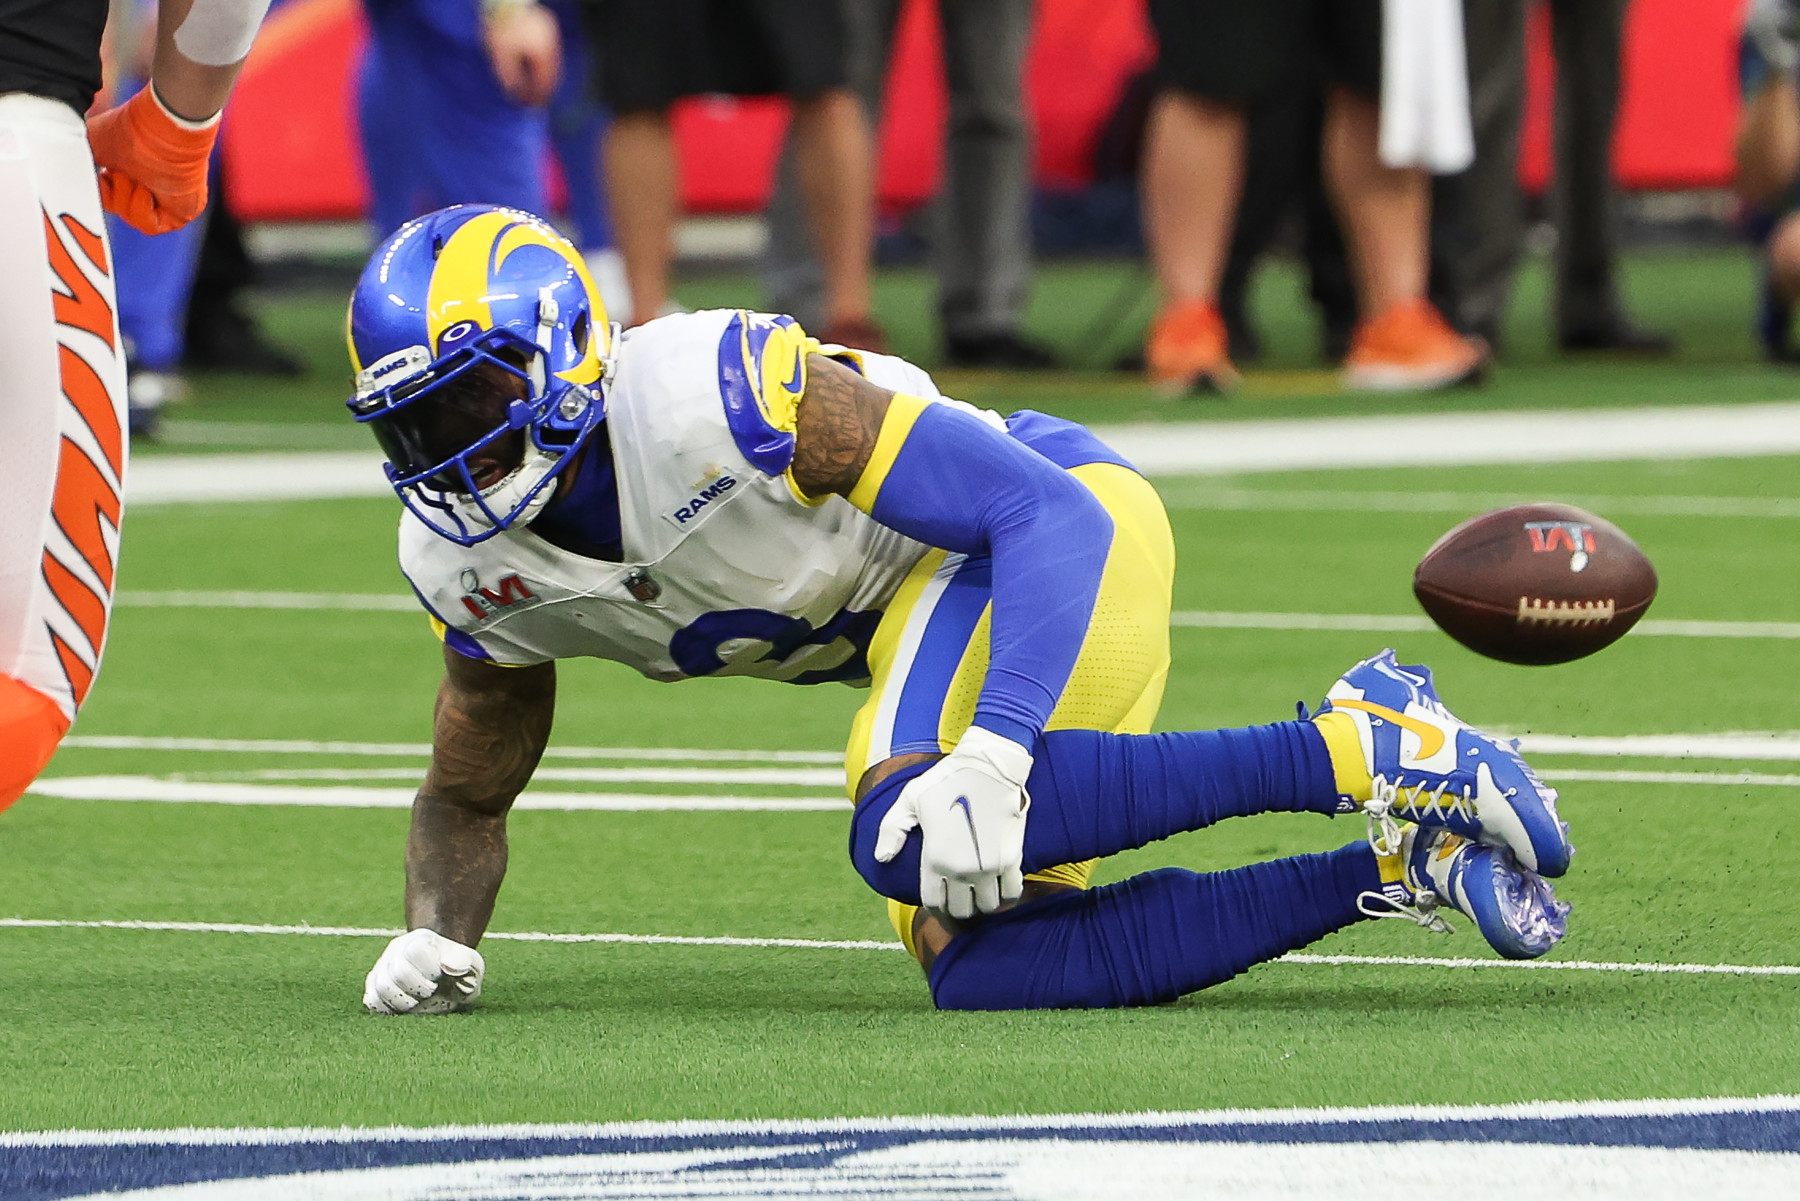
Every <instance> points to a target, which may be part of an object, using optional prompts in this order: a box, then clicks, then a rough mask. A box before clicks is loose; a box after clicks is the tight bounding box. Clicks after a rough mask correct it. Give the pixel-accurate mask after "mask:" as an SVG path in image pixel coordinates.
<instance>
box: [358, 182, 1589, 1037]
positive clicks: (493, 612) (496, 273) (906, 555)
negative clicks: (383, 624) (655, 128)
mask: <svg viewBox="0 0 1800 1201" xmlns="http://www.w3.org/2000/svg"><path fill="white" fill-rule="evenodd" d="M349 342H350V352H351V356H352V359H353V365H354V368H355V372H356V393H355V395H354V397H353V398H352V399H351V400H350V402H349V404H350V408H351V411H352V413H353V414H354V415H355V417H356V419H357V420H358V421H360V422H362V423H364V424H365V425H367V426H368V427H369V429H370V430H371V432H372V433H373V434H374V436H375V437H376V439H377V440H378V441H379V442H380V444H381V446H382V448H383V449H384V450H385V451H386V453H387V457H388V461H389V462H388V468H387V470H388V474H389V477H390V479H391V481H392V483H393V485H394V488H395V489H396V491H397V492H398V493H399V495H400V498H401V500H402V501H403V502H404V503H405V508H406V511H405V513H404V514H403V516H402V517H401V527H400V563H401V568H402V570H403V571H404V572H405V574H406V576H407V578H408V580H409V581H410V582H411V584H412V586H413V588H414V590H415V591H416V592H417V593H418V595H419V598H420V600H421V601H422V602H423V604H424V606H425V609H426V610H427V612H428V613H429V614H430V617H431V621H432V624H433V626H434V628H435V629H436V630H437V632H438V634H439V635H440V636H441V637H442V639H443V642H444V663H445V674H444V681H443V685H442V689H441V691H440V693H439V696H438V703H437V709H436V717H435V725H434V733H433V752H432V761H431V766H430V768H429V770H428V772H427V775H426V778H425V781H424V783H423V785H422V786H421V788H420V790H419V794H418V797H417V800H416V801H415V803H414V807H413V814H412V829H411V834H410V836H409V838H408V840H407V845H406V872H407V880H406V924H407V926H408V928H409V931H408V933H406V934H404V935H402V936H400V937H398V938H396V939H395V940H393V942H392V943H391V944H390V945H389V946H388V947H387V948H386V949H385V950H384V951H383V953H382V955H381V956H380V959H379V961H378V962H377V963H376V964H375V966H374V969H373V970H372V971H371V972H370V973H369V975H368V979H367V981H366V986H365V993H364V1002H365V1004H367V1006H368V1007H369V1008H370V1009H372V1010H375V1011H377V1012H383V1013H407V1012H412V1013H420V1012H442V1011H445V1010H448V1009H453V1008H457V1007H460V1006H462V1005H466V1004H467V1003H468V1002H470V1001H472V1000H474V998H475V997H476V996H477V994H478V993H479V992H480V989H481V983H482V974H483V970H484V967H483V962H482V959H481V956H480V954H479V952H478V951H477V950H476V949H475V948H476V945H477V943H478V942H479V941H480V939H481V936H482V933H483V931H484V930H485V929H486V927H487V924H488V921H489V918H490V916H491V914H492V912H493V906H494V900H495V897H496V895H497V894H498V892H499V889H500V884H501V879H502V877H503V876H504V874H505V871H506V816H507V810H508V807H509V806H510V805H511V804H512V802H513V799H514V798H515V797H517V796H518V794H519V792H520V790H521V789H522V788H523V787H524V786H525V784H526V782H527V781H528V780H529V779H530V777H531V774H532V771H533V769H534V767H535V766H536V764H537V762H538V758H539V756H540V755H541V754H542V752H543V750H544V746H545V742H546V740H547V739H548V737H549V733H550V725H551V715H552V711H553V708H554V705H555V695H556V660H558V659H566V658H572V657H578V656H597V657H601V658H607V659H614V660H617V661H619V662H622V663H626V664H628V665H630V666H632V667H634V668H636V669H637V670H638V671H640V672H642V673H643V674H644V675H646V676H648V677H650V678H651V679H655V680H683V679H688V678H691V677H695V676H713V675H752V676H760V677H764V678H767V679H771V680H781V681H786V682H788V683H794V684H818V683H825V682H830V681H838V682H843V683H848V684H851V685H857V686H866V687H867V688H868V689H869V693H868V699H867V701H866V702H865V703H864V705H863V706H862V709H861V711H860V712H859V713H858V714H857V716H856V718H855V720H854V722H853V724H852V728H851V731H850V736H849V748H848V751H847V754H846V763H845V766H846V771H847V783H848V786H849V790H850V793H851V795H852V797H854V798H855V800H856V810H855V815H854V817H853V818H852V824H851V836H850V842H851V855H852V858H853V860H854V862H855V865H856V868H857V870H858V871H859V872H860V873H861V874H862V876H863V877H864V879H865V880H867V881H868V882H869V884H870V885H871V886H872V887H873V888H874V889H875V890H876V891H877V892H879V893H880V894H882V895H883V896H885V897H887V898H888V901H889V911H890V916H891V917H892V918H893V920H894V924H895V928H896V931H897V933H898V934H899V935H900V937H901V939H902V940H903V941H904V942H905V943H906V945H907V946H908V947H909V948H910V949H911V950H912V951H913V952H914V953H915V955H916V956H917V957H918V958H919V960H920V962H921V963H922V964H923V965H924V966H925V967H926V969H927V971H928V973H929V979H930V985H931V990H932V995H933V997H934V999H935V1000H936V1002H937V1004H938V1005H939V1006H941V1007H945V1008H980V1009H993V1008H1019V1007H1025V1008H1042V1007H1056V1006H1114V1005H1137V1004H1147V1003H1152V1002H1158V1001H1164V1000H1168V999H1171V998H1173V997H1175V996H1178V995H1180V994H1182V993H1185V992H1189V991H1192V990H1194V989H1198V988H1203V987H1205V986H1207V985H1209V984H1213V983H1216V982H1218V981H1221V980H1225V979H1228V978H1230V977H1231V976H1233V975H1235V974H1237V973H1239V972H1241V971H1243V970H1245V969H1246V968H1248V967H1249V966H1251V965H1252V964H1255V963H1258V962H1261V961H1263V960H1266V959H1269V958H1272V957H1274V956H1277V955H1280V954H1282V953H1284V952H1286V951H1289V950H1291V949H1293V948H1295V947H1299V946H1304V945H1306V944H1307V943H1310V942H1312V941H1314V940H1316V939H1318V938H1320V937H1322V936H1323V935H1325V934H1327V933H1329V932H1331V931H1333V930H1336V929H1339V928H1341V927H1343V926H1346V925H1349V924H1351V923H1353V922H1356V921H1359V920H1362V919H1363V918H1364V917H1374V916H1392V915H1400V916H1406V917H1410V918H1412V919H1414V920H1417V921H1419V922H1421V923H1424V924H1429V925H1433V926H1438V927H1440V928H1441V927H1443V926H1444V925H1445V924H1446V923H1445V922H1444V919H1443V917H1442V915H1441V913H1440V912H1438V911H1439V910H1440V909H1442V908H1449V909H1455V910H1458V911H1460V912H1462V913H1464V914H1465V915H1467V916H1469V917H1470V918H1472V919H1473V920H1474V922H1475V924H1476V925H1477V927H1478V928H1479V929H1480V930H1481V932H1482V934H1483V935H1484V936H1485V937H1486V939H1487V940H1488V942H1489V943H1491V944H1492V945H1493V946H1494V947H1495V948H1496V949H1497V950H1498V951H1500V953H1502V954H1504V955H1509V956H1515V957H1529V956H1535V955H1541V954H1543V953H1544V952H1545V951H1547V950H1548V949H1549V948H1550V946H1551V945H1552V944H1554V943H1555V942H1556V941H1557V939H1558V938H1560V937H1561V936H1562V934H1563V931H1564V928H1565V921H1564V919H1565V914H1566V912H1567V908H1566V906H1564V905H1562V904H1560V903H1558V902H1557V901H1556V900H1555V898H1554V896H1553V894H1552V892H1551V889H1550V887H1549V885H1548V884H1546V883H1545V882H1544V879H1543V877H1545V876H1556V875H1560V874H1561V873H1562V872H1563V871H1564V870H1565V869H1566V868H1567V866H1568V860H1569V854H1570V847H1569V845H1568V842H1567V837H1566V833H1567V828H1566V826H1565V825H1564V824H1563V823H1562V822H1561V821H1560V820H1559V819H1558V816H1557V812H1556V805H1555V801H1556V794H1555V793H1554V792H1553V791H1551V790H1549V789H1547V788H1545V787H1544V786H1543V785H1541V784H1540V783H1539V782H1538V779H1537V777H1536V776H1534V775H1533V774H1532V773H1531V771H1530V770H1529V769H1528V768H1527V767H1526V766H1525V764H1524V762H1523V761H1522V760H1521V759H1520V758H1519V757H1518V756H1517V755H1516V754H1515V753H1514V752H1513V750H1512V749H1511V748H1510V747H1508V746H1506V745H1504V744H1501V743H1499V742H1497V741H1495V740H1494V739H1491V738H1488V737H1486V736H1484V735H1482V734H1480V733H1479V732H1477V731H1475V730H1473V729H1471V728H1469V727H1468V726H1466V725H1464V724H1463V723H1461V722H1459V721H1458V720H1457V719H1456V718H1455V717H1453V716H1452V715H1451V714H1450V713H1449V711H1448V710H1447V709H1445V708H1444V706H1443V704H1442V703H1441V702H1440V701H1439V700H1438V698H1437V695H1436V693H1435V691H1434V689H1433V687H1432V682H1431V675H1430V673H1429V672H1428V671H1426V670H1425V669H1423V668H1418V667H1401V666H1399V665H1398V664H1397V663H1395V661H1394V658H1393V655H1392V653H1391V652H1384V653H1382V654H1380V655H1377V656H1375V657H1373V658H1371V659H1369V660H1367V661H1365V662H1363V663H1360V664H1358V665H1357V666H1355V667H1354V668H1352V669H1351V670H1350V671H1349V672H1348V673H1346V674H1345V675H1344V676H1343V678H1341V679H1340V680H1339V681H1337V682H1336V683H1335V684H1333V685H1332V686H1331V688H1330V690H1329V691H1328V692H1327V694H1326V699H1325V704H1324V705H1323V706H1322V708H1321V711H1320V712H1319V713H1318V714H1317V715H1315V716H1314V717H1312V718H1310V719H1307V718H1302V719H1301V720H1297V721H1289V722H1282V723H1278V724H1275V725H1267V726H1257V727H1250V728H1246V729H1232V730H1214V731H1201V732H1194V733H1171V734H1150V733H1148V731H1149V729H1150V726H1151V722H1152V720H1153V719H1154V717H1155V715H1156V710H1157V706H1158V704H1159V702H1160V700H1161V697H1162V691H1163V685H1164V681H1165V678H1166V675H1167V672H1168V666H1169V643H1168V629H1169V606H1170V589H1171V581H1172V578H1173V572H1174V554H1173V546H1172V540H1171V537H1170V532H1169V526H1168V522H1167V519H1166V517H1165V514H1164V511H1163V507H1162V504H1161V502H1160V500H1159V499H1158V497H1157V495H1156V492H1155V490H1154V489H1152V488H1151V486H1150V484H1149V483H1148V482H1147V481H1146V480H1145V479H1144V478H1143V477H1142V476H1141V475H1139V474H1138V473H1137V472H1136V471H1134V470H1133V469H1132V467H1131V466H1130V464H1128V463H1126V462H1125V461H1124V460H1122V459H1121V458H1120V457H1119V456H1118V455H1116V454H1114V453H1113V452H1112V451H1111V450H1109V449H1108V448H1107V447H1106V446H1105V445H1103V444H1102V443H1101V442H1100V441H1098V440H1097V439H1096V438H1095V437H1094V436H1093V435H1092V434H1090V433H1089V432H1088V431H1087V430H1085V429H1083V428H1082V427H1081V426H1078V425H1074V424H1072V423H1070V422H1067V421H1061V420H1058V419H1056V418H1053V417H1049V416H1046V415H1044V414H1041V413H1034V412H1029V411H1027V412H1019V413H1014V414H1013V415H1012V416H1010V417H1006V418H1002V417H1000V416H998V415H996V414H993V413H988V412H983V411H981V410H978V409H975V408H973V407H971V406H969V405H966V404H963V403H960V402H958V401H954V400H950V399H947V398H945V397H944V396H942V395H941V394H940V393H939V392H938V390H937V388H936V387H935V386H934V384H933V383H932V380H931V377H930V376H928V375H927V374H926V373H925V372H923V371H921V370H919V369H918V368H917V367H915V366H913V365H911V364H909V363H906V362H904V361H902V360H900V359H897V358H892V357H889V356H886V355H879V354H871V353H867V352H864V351H859V350H856V349H854V348H847V347H841V346H830V345H821V344H819V343H818V342H817V341H815V340H813V339H811V338H809V337H808V336H807V335H806V334H805V333H804V332H803V331H802V330H801V329H800V327H799V326H798V325H796V324H795V323H794V322H793V321H792V320H790V319H789V318H786V317H779V316H768V315H764V314H758V313H751V312H746V311H741V310H716V311H711V312H702V313H692V314H683V315H678V316H671V317H666V318H662V319H659V320H655V321H651V322H649V323H647V324H645V325H643V326H640V327H638V328H637V329H635V330H633V331H631V332H630V333H627V334H624V335H621V334H620V333H619V331H618V328H617V327H616V326H613V325H611V324H610V323H608V321H607V319H606V314H605V312H604V311H603V309H602V308H601V307H600V305H599V304H598V302H597V301H596V299H595V296H594V291H593V287H592V284H591V283H590V282H589V280H588V279H587V277H586V273H585V270H584V268H583V266H582V261H581V258H580V256H579V254H577V253H576V251H575V250H574V249H573V247H571V246H570V245H569V244H568V243H567V242H566V241H564V240H563V239H562V238H561V237H559V236H558V235H557V234H556V233H555V232H554V231H553V230H552V229H551V228H550V227H549V226H547V225H546V224H545V223H543V222H542V221H540V220H538V219H537V218H535V217H532V216H530V215H528V214H526V213H523V212H519V211H517V210H508V209H499V208H492V207H486V206H461V207H456V208H451V209H445V210H442V211H440V212H437V213H433V214H431V215H429V216H427V217H424V218H421V219H420V220H418V221H415V222H412V223H410V224H408V225H406V226H405V227H403V228H402V229H401V230H400V231H399V232H398V233H396V234H395V235H394V236H393V237H392V238H390V239H389V240H388V241H387V242H386V243H384V244H383V245H382V246H381V247H380V248H378V249H377V250H376V252H375V255H374V258H373V259H372V260H371V262H370V264H369V266H368V268H367V270H366V271H365V273H364V275H363V277H362V280H361V283H360V284H359V285H358V287H357V290H356V293H355V295H354V297H353V298H352V301H351V305H350V314H349ZM1271 811H1283V812H1303V811H1306V812H1318V813H1322V814H1336V813H1344V814H1348V813H1361V814H1364V815H1366V816H1367V818H1368V822H1369V831H1368V834H1369V836H1368V838H1366V839H1358V840H1357V841H1356V842H1354V843H1352V844H1351V845H1349V846H1346V847H1344V848H1343V849H1341V850H1338V851H1334V852H1331V853H1329V854H1321V855H1303V856H1298V857H1294V858H1289V859H1280V860H1275V861H1272V862H1267V863H1256V864H1251V865H1250V866H1247V867H1243V868H1239V869H1236V870H1234V871H1226V872H1216V873H1210V874H1199V873H1194V872H1188V871H1178V870H1165V871H1157V872H1150V873H1147V874H1144V875H1139V876H1134V877H1132V878H1131V879H1128V880H1125V881H1123V882H1121V883H1118V884H1113V885H1109V886H1106V887H1100V888H1090V887H1088V881H1089V877H1090V875H1091V873H1092V870H1093V866H1094V860H1096V859H1097V858H1099V857H1101V856H1104V855H1109V854H1112V853H1114V852H1116V851H1120V850H1124V849H1126V848H1128V847H1137V846H1142V845H1144V844H1146V843H1149V842H1152V841H1155V840H1157V839H1160V838H1164V837H1167V836H1169V835H1171V834H1174V833H1177V832H1179V831H1183V830H1194V829H1199V828H1201V827H1203V826H1206V825H1209V824H1210V823H1212V822H1215V821H1218V820H1220V819H1222V818H1225V817H1229V816H1234V815H1243V814H1252V813H1262V812H1271Z"/></svg>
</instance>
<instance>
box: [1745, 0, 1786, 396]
mask: <svg viewBox="0 0 1800 1201" xmlns="http://www.w3.org/2000/svg"><path fill="white" fill-rule="evenodd" d="M1797 39H1800V19H1797V17H1796V13H1795V9H1794V5H1793V3H1792V0H1751V4H1750V7H1749V10H1748V11H1747V12H1746V14H1745V20H1744V32H1743V37H1742V39H1741V40H1740V43H1739V52H1738V80H1739V83H1740V85H1741V87H1742V89H1743V96H1744V106H1743V109H1742V111H1741V112H1740V113H1739V116H1738V128H1737V138H1736V141H1735V144H1734V147H1733V150H1734V160H1735V166H1736V169H1737V174H1736V187H1737V193H1738V198H1739V199H1740V200H1741V201H1742V202H1743V205H1744V225H1745V228H1746V230H1747V232H1748V233H1749V234H1750V236H1751V238H1752V239H1753V240H1754V241H1755V242H1756V243H1757V245H1758V246H1759V247H1761V249H1762V256H1763V260H1762V281H1761V288H1760V295H1759V297H1758V303H1757V313H1756V335H1757V340H1758V341H1759V342H1760V343H1761V344H1762V347H1763V352H1764V353H1765V354H1766V355H1768V357H1769V358H1770V359H1772V360H1774V361H1776V362H1794V361H1796V360H1797V358H1800V355H1796V352H1795V350H1794V346H1793V343H1792V335H1793V310H1794V305H1795V303H1796V302H1800V212H1796V209H1800V190H1797V189H1796V187H1795V183H1796V178H1797V177H1800V95H1796V89H1795V84H1794V75H1795V71H1796V69H1797V68H1800V41H1797Z"/></svg>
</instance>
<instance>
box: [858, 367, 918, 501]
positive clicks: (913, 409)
mask: <svg viewBox="0 0 1800 1201" xmlns="http://www.w3.org/2000/svg"><path fill="white" fill-rule="evenodd" d="M930 403H931V402H930V401H928V400H925V399H923V398H921V397H918V396H908V395H907V394H906V393H904V392H897V393H895V394H894V398H893V399H892V400H890V401H889V402H888V411H887V416H886V417H884V418H882V421H881V433H879V434H877V435H876V437H875V450H874V453H872V454H871V455H870V456H869V465H868V466H867V467H865V468H864V469H863V473H862V477H861V478H860V479H858V480H857V481H856V487H854V488H852V489H851V490H850V497H849V499H850V503H851V504H853V505H855V506H856V507H857V508H859V509H861V510H862V511H863V512H865V513H872V512H873V511H874V509H875V498H876V497H877V496H878V495H880V493H881V485H882V484H884V483H886V482H887V477H888V472H890V471H892V470H893V469H894V460H895V459H898V458H899V457H900V448H901V447H902V446H905V445H906V439H907V436H908V435H910V434H911V433H912V428H913V425H914V423H916V422H917V421H918V420H919V415H920V414H921V413H923V412H924V411H925V409H926V407H927V406H928V405H930Z"/></svg>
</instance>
